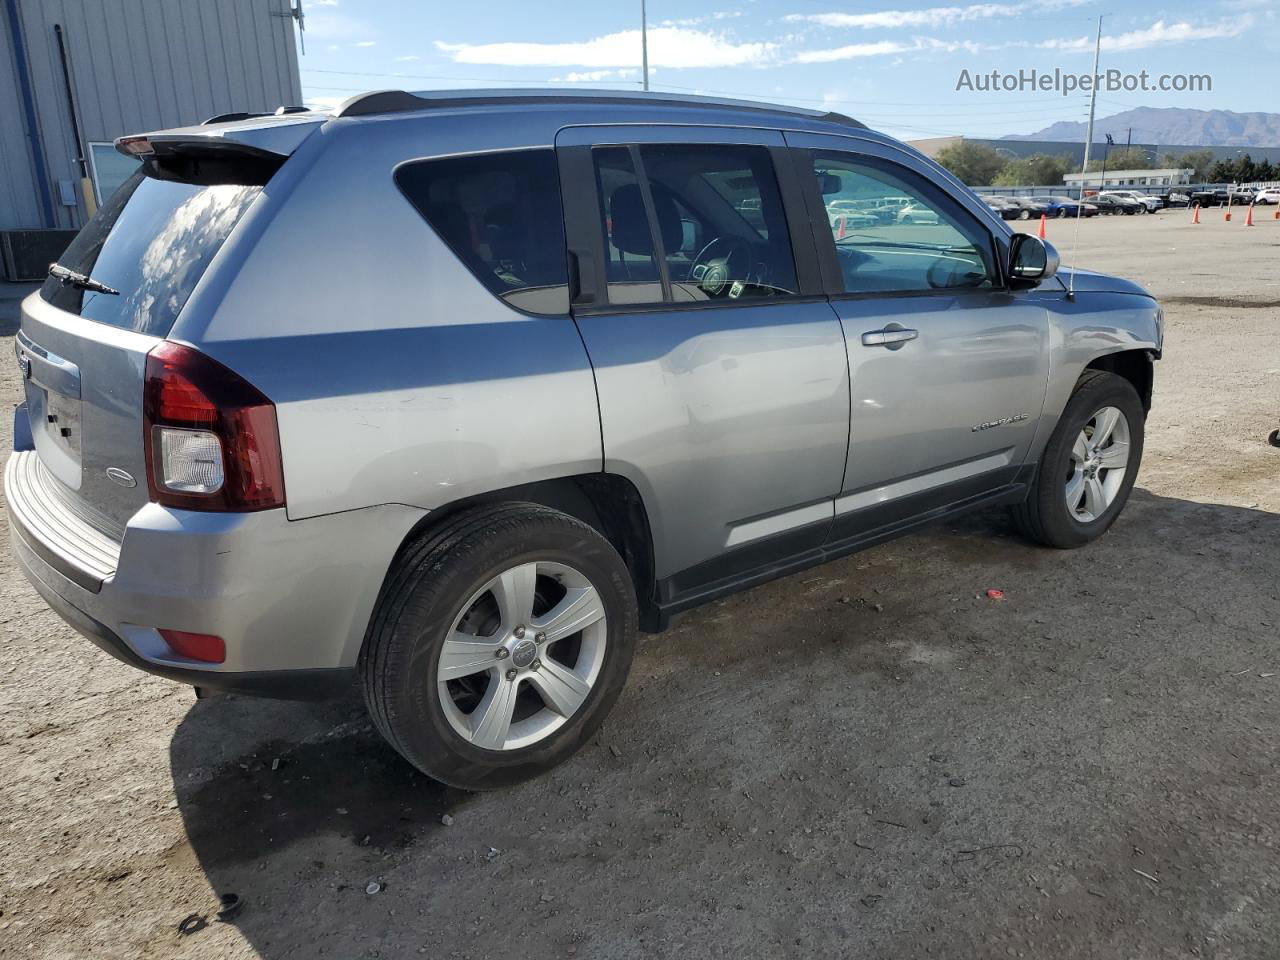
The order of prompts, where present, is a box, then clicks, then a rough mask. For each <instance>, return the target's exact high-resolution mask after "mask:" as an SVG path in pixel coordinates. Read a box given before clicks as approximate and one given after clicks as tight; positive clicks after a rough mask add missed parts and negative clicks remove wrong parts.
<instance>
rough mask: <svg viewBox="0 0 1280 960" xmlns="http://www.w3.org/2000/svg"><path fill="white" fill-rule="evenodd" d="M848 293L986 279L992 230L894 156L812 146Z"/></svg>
mask: <svg viewBox="0 0 1280 960" xmlns="http://www.w3.org/2000/svg"><path fill="white" fill-rule="evenodd" d="M813 170H814V174H815V175H816V177H817V179H818V187H819V189H820V190H821V192H822V200H823V203H824V205H825V206H826V213H827V221H828V223H829V225H830V227H831V236H832V239H833V240H834V242H835V246H836V253H837V258H838V260H839V263H840V271H841V274H842V276H843V278H844V288H845V291H846V292H848V293H867V292H885V293H888V292H910V291H922V290H945V289H955V288H964V287H989V286H992V285H993V283H994V282H995V278H996V272H995V269H994V258H993V255H992V240H991V236H990V234H989V233H987V231H986V230H985V228H983V227H982V225H981V224H980V223H978V221H977V220H975V219H974V218H973V217H972V216H971V215H970V214H969V213H967V212H966V211H965V210H964V209H963V208H962V207H960V206H959V204H957V203H956V202H955V201H954V200H952V199H951V198H950V197H948V196H947V195H946V194H945V193H944V192H943V191H942V190H941V189H940V188H938V187H937V186H935V185H933V184H931V183H929V182H928V181H927V180H925V179H924V178H922V177H917V176H916V175H915V174H913V173H911V172H910V171H908V170H905V169H903V168H902V167H899V166H897V165H896V164H891V163H886V162H883V161H875V160H871V159H869V158H854V157H851V156H848V155H844V154H839V155H824V154H815V155H814V158H813Z"/></svg>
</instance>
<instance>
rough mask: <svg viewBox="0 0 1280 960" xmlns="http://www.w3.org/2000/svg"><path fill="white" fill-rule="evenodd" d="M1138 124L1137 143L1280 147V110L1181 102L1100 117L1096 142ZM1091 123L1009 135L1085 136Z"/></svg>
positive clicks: (1120, 139)
mask: <svg viewBox="0 0 1280 960" xmlns="http://www.w3.org/2000/svg"><path fill="white" fill-rule="evenodd" d="M1130 127H1132V128H1133V138H1132V139H1133V142H1134V143H1142V144H1155V145H1160V144H1166V143H1167V144H1175V145H1177V146H1196V147H1199V146H1222V147H1280V113H1235V112H1234V111H1231V110H1188V109H1183V108H1180V107H1138V108H1136V109H1134V110H1126V111H1124V112H1123V113H1117V114H1115V115H1114V116H1110V117H1105V118H1101V119H1098V120H1096V121H1095V122H1094V125H1093V139H1094V142H1095V143H1102V142H1104V141H1105V140H1106V135H1107V134H1108V133H1109V134H1111V136H1112V137H1113V138H1114V139H1115V142H1116V143H1117V144H1123V143H1124V142H1125V141H1126V139H1128V137H1129V128H1130ZM1087 129H1088V124H1086V123H1084V122H1077V121H1067V120H1062V121H1059V122H1058V123H1053V124H1050V125H1049V126H1047V127H1045V128H1044V129H1043V130H1037V131H1036V132H1035V133H1025V134H1024V133H1015V134H1009V135H1008V136H1006V137H1003V138H1002V139H1005V140H1065V141H1068V142H1070V141H1075V142H1081V141H1083V140H1084V136H1085V131H1086V130H1087Z"/></svg>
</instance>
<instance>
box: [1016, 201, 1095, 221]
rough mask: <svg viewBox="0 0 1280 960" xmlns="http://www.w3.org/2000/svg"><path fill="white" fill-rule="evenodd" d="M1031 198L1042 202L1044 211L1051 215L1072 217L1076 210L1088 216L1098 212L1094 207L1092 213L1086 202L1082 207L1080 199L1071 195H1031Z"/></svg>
mask: <svg viewBox="0 0 1280 960" xmlns="http://www.w3.org/2000/svg"><path fill="white" fill-rule="evenodd" d="M1032 199H1033V200H1037V201H1039V202H1040V203H1043V204H1044V206H1045V210H1046V212H1047V213H1048V214H1049V216H1051V217H1074V216H1076V214H1077V212H1079V214H1080V216H1082V217H1088V216H1096V215H1097V212H1098V211H1097V208H1096V207H1095V208H1094V210H1093V213H1090V212H1089V211H1088V209H1087V204H1086V206H1085V207H1084V208H1082V207H1081V206H1080V201H1079V200H1076V199H1075V198H1073V197H1033V198H1032Z"/></svg>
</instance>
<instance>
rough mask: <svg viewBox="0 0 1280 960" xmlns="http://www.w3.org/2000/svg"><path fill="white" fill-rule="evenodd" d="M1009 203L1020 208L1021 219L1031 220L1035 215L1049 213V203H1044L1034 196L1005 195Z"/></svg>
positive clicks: (1019, 215) (1019, 217) (1019, 216)
mask: <svg viewBox="0 0 1280 960" xmlns="http://www.w3.org/2000/svg"><path fill="white" fill-rule="evenodd" d="M1004 199H1005V200H1007V201H1008V202H1009V203H1011V204H1013V205H1014V206H1016V207H1017V208H1018V209H1019V213H1018V219H1019V220H1030V219H1031V218H1033V217H1039V216H1040V215H1041V214H1048V212H1049V204H1047V203H1042V202H1041V201H1039V200H1036V199H1033V198H1032V197H1005V198H1004Z"/></svg>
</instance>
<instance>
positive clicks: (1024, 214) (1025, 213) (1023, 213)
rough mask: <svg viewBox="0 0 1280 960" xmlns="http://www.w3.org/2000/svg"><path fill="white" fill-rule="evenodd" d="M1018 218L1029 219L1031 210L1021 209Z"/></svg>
mask: <svg viewBox="0 0 1280 960" xmlns="http://www.w3.org/2000/svg"><path fill="white" fill-rule="evenodd" d="M1018 219H1019V220H1030V219H1031V211H1030V210H1023V211H1021V212H1020V213H1019V214H1018Z"/></svg>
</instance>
